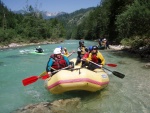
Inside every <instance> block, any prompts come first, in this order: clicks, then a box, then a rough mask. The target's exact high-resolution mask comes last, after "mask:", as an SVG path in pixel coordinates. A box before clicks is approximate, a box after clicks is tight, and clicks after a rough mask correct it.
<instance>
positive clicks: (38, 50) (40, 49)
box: [36, 46, 44, 53]
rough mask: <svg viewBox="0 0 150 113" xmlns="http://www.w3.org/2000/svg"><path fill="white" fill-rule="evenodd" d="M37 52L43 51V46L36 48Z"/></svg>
mask: <svg viewBox="0 0 150 113" xmlns="http://www.w3.org/2000/svg"><path fill="white" fill-rule="evenodd" d="M36 52H37V53H43V52H44V51H43V49H42V48H41V46H38V48H36Z"/></svg>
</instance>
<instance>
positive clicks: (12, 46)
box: [0, 39, 63, 49]
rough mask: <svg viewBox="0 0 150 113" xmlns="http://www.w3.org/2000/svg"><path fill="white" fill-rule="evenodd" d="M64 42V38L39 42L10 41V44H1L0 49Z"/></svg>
mask: <svg viewBox="0 0 150 113" xmlns="http://www.w3.org/2000/svg"><path fill="white" fill-rule="evenodd" d="M61 42H63V40H62V39H60V40H53V41H43V42H38V43H10V44H8V45H3V46H0V49H8V48H16V47H23V46H30V45H41V44H42V45H44V44H56V43H61Z"/></svg>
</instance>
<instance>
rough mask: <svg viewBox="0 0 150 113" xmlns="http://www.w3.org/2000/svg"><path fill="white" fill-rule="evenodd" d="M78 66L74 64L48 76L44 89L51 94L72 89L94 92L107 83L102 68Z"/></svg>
mask: <svg viewBox="0 0 150 113" xmlns="http://www.w3.org/2000/svg"><path fill="white" fill-rule="evenodd" d="M72 61H74V59H73V60H72ZM79 67H80V66H75V68H74V69H73V70H61V71H59V72H58V73H56V74H55V75H53V76H52V77H51V78H48V79H47V80H46V81H45V87H46V89H47V90H48V91H50V93H52V94H61V93H64V92H67V91H73V90H84V91H90V92H96V91H98V90H101V89H103V88H105V87H106V86H107V85H108V83H109V77H108V75H107V73H105V72H104V70H102V69H95V70H94V71H91V70H89V69H87V68H79Z"/></svg>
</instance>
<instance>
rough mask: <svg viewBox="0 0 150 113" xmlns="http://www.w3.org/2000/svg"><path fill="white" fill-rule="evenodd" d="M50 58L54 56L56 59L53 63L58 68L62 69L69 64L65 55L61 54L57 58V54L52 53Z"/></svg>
mask: <svg viewBox="0 0 150 113" xmlns="http://www.w3.org/2000/svg"><path fill="white" fill-rule="evenodd" d="M50 58H52V59H53V60H54V61H53V62H54V63H53V65H52V68H54V69H56V70H58V69H61V68H64V67H66V66H67V63H66V61H65V60H64V57H63V56H61V57H60V58H57V57H55V55H54V54H53V55H51V56H50Z"/></svg>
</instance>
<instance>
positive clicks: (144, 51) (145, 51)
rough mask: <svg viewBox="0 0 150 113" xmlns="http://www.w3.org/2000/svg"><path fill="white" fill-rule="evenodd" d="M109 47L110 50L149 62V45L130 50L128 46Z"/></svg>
mask: <svg viewBox="0 0 150 113" xmlns="http://www.w3.org/2000/svg"><path fill="white" fill-rule="evenodd" d="M109 47H110V49H113V50H121V51H124V52H128V53H129V54H131V55H136V56H138V57H140V58H142V59H148V60H149V61H150V45H146V46H143V47H139V48H132V47H129V46H122V45H110V46H109Z"/></svg>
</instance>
